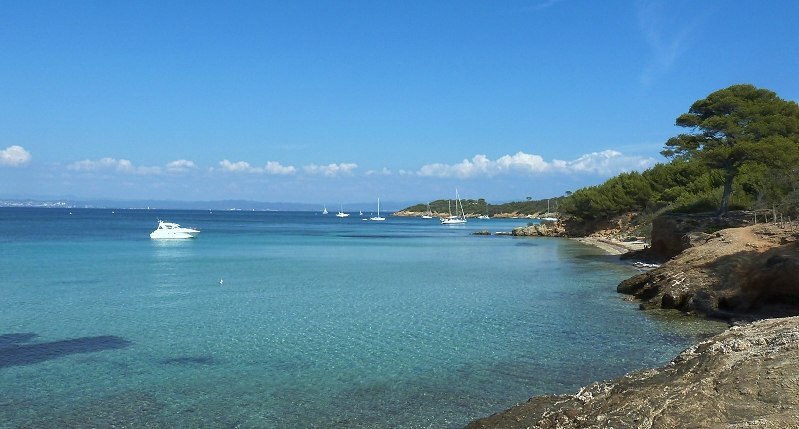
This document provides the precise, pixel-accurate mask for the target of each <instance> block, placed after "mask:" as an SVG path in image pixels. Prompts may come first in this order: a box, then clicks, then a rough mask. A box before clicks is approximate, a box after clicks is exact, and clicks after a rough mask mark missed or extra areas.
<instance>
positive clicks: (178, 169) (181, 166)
mask: <svg viewBox="0 0 799 429" xmlns="http://www.w3.org/2000/svg"><path fill="white" fill-rule="evenodd" d="M195 168H197V166H196V165H194V161H189V160H188V159H178V160H175V161H172V162H169V163H167V164H166V169H167V171H169V172H172V173H184V172H186V171H189V170H193V169H195Z"/></svg>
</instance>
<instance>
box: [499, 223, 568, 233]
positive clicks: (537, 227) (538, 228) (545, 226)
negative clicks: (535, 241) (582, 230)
mask: <svg viewBox="0 0 799 429" xmlns="http://www.w3.org/2000/svg"><path fill="white" fill-rule="evenodd" d="M511 235H514V236H517V237H565V236H566V229H565V228H564V227H563V225H562V224H561V223H560V222H541V223H534V224H529V225H527V226H520V227H517V228H513V230H512V231H511Z"/></svg>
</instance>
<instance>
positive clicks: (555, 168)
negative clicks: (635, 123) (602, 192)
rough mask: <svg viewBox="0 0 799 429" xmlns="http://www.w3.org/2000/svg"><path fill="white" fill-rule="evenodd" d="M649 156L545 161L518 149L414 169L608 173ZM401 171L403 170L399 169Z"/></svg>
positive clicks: (445, 173)
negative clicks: (490, 156)
mask: <svg viewBox="0 0 799 429" xmlns="http://www.w3.org/2000/svg"><path fill="white" fill-rule="evenodd" d="M654 163H655V161H654V159H652V158H641V157H636V156H625V155H624V154H622V153H621V152H617V151H613V150H606V151H602V152H592V153H589V154H585V155H582V156H580V157H579V158H577V159H575V160H573V161H562V160H557V159H555V160H552V161H551V162H547V161H545V160H544V158H542V157H541V156H540V155H531V154H527V153H524V152H518V153H516V154H514V155H504V156H501V157H499V158H498V159H497V160H491V159H489V158H488V157H487V156H485V155H475V156H474V157H473V158H472V159H464V160H463V161H461V162H459V163H457V164H453V165H449V164H442V163H435V164H427V165H424V166H422V167H421V168H420V169H419V171H417V172H416V174H417V175H418V176H423V177H457V178H461V179H464V178H470V177H492V176H497V175H512V174H522V175H532V174H541V173H551V172H559V173H591V174H599V175H612V174H617V173H620V172H622V171H630V170H641V169H645V168H648V167H650V166H652V165H654ZM401 173H403V172H401Z"/></svg>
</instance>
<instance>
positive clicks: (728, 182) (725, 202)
mask: <svg viewBox="0 0 799 429" xmlns="http://www.w3.org/2000/svg"><path fill="white" fill-rule="evenodd" d="M734 177H735V174H733V173H731V172H729V171H728V172H727V174H725V175H724V193H722V194H721V207H720V208H719V216H723V215H725V214H727V211H728V210H729V209H730V194H732V179H733V178H734Z"/></svg>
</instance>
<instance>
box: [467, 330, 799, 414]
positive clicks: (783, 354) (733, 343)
mask: <svg viewBox="0 0 799 429" xmlns="http://www.w3.org/2000/svg"><path fill="white" fill-rule="evenodd" d="M797 374H799V317H792V318H784V319H770V320H763V321H759V322H755V323H752V324H749V325H746V326H736V327H732V328H730V329H728V330H727V331H725V332H723V333H721V334H719V335H717V336H715V337H713V338H711V339H709V340H706V341H703V342H701V343H699V344H697V345H696V346H693V347H690V348H688V349H686V350H685V351H683V352H682V353H681V354H680V355H678V356H677V357H676V358H675V359H674V360H673V361H671V362H669V363H668V364H667V365H665V366H663V367H660V368H657V369H651V370H644V371H638V372H633V373H630V374H627V375H625V376H623V377H621V378H618V379H616V380H612V381H609V382H602V383H594V384H591V385H588V386H585V387H583V388H582V389H580V390H579V391H578V392H577V393H575V394H573V395H550V396H538V397H535V398H532V399H530V400H529V401H528V402H526V403H524V404H520V405H517V406H515V407H513V408H511V409H509V410H507V411H504V412H502V413H498V414H495V415H493V416H489V417H486V418H484V419H480V420H477V421H475V422H473V423H471V424H470V425H468V426H467V429H478V428H495V429H517V428H518V429H522V428H562V429H567V428H614V429H619V428H690V427H693V428H699V427H702V428H755V427H756V428H775V429H776V428H797V427H799V375H797Z"/></svg>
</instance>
